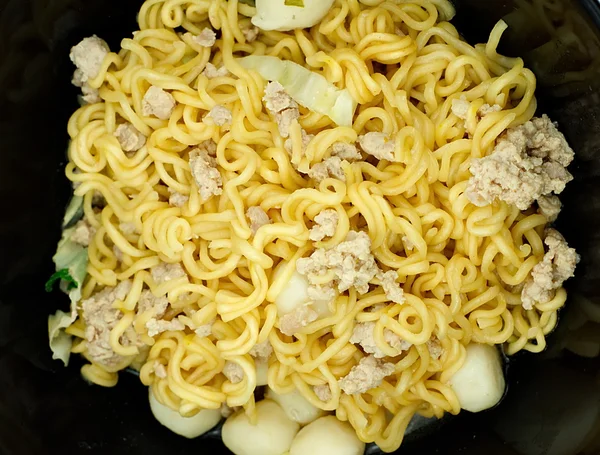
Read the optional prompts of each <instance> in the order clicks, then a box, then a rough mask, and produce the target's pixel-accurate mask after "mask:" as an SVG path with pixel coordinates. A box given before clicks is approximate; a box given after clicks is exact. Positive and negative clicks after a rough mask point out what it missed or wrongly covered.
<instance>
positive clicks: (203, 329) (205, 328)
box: [194, 322, 213, 338]
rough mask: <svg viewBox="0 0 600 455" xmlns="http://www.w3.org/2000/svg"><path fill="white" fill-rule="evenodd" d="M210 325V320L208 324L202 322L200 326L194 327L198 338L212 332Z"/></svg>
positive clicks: (211, 324)
mask: <svg viewBox="0 0 600 455" xmlns="http://www.w3.org/2000/svg"><path fill="white" fill-rule="evenodd" d="M212 326H213V323H212V322H211V323H209V324H203V325H201V326H200V327H196V330H194V332H195V333H196V335H198V336H199V337H200V338H206V337H207V336H210V335H211V334H212Z"/></svg>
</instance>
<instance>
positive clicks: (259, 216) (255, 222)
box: [246, 206, 272, 234]
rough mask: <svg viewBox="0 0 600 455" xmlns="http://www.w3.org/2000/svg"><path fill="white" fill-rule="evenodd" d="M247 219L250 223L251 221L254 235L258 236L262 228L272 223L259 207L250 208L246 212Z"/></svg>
mask: <svg viewBox="0 0 600 455" xmlns="http://www.w3.org/2000/svg"><path fill="white" fill-rule="evenodd" d="M246 217H247V218H248V221H250V230H251V231H252V234H256V232H257V231H258V230H259V229H260V228H261V227H263V226H265V225H267V224H271V222H272V221H271V218H269V215H268V214H267V212H265V211H264V210H263V209H262V208H261V207H259V206H253V207H248V210H246Z"/></svg>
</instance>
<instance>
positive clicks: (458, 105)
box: [451, 95, 502, 120]
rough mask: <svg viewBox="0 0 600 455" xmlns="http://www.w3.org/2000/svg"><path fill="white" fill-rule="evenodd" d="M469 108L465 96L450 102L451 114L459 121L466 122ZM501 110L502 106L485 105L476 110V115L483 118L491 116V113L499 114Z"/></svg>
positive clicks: (469, 105) (469, 104)
mask: <svg viewBox="0 0 600 455" xmlns="http://www.w3.org/2000/svg"><path fill="white" fill-rule="evenodd" d="M470 108H471V103H470V102H469V101H467V97H466V96H465V95H462V96H461V97H460V99H454V100H452V107H451V110H452V113H453V114H454V115H456V116H457V117H458V118H459V119H462V120H466V119H467V116H468V114H469V109H470ZM501 110H502V106H499V105H498V104H494V105H493V106H490V105H489V104H487V103H486V104H484V105H483V106H481V107H480V108H479V109H478V110H477V115H478V116H479V117H482V118H483V117H485V116H486V115H488V114H491V113H493V112H500V111H501Z"/></svg>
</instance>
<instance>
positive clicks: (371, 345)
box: [350, 322, 412, 359]
mask: <svg viewBox="0 0 600 455" xmlns="http://www.w3.org/2000/svg"><path fill="white" fill-rule="evenodd" d="M374 333H375V322H359V323H358V324H356V325H355V326H354V331H353V332H352V337H351V338H350V343H352V344H358V345H360V346H361V347H362V349H363V351H365V352H366V353H367V354H373V356H374V357H375V358H378V359H380V358H382V357H386V354H384V353H383V351H381V349H379V348H378V347H377V343H375V336H374ZM383 339H384V340H385V342H386V343H388V344H389V345H390V346H391V347H392V348H394V349H395V350H396V351H397V353H396V355H399V354H400V353H401V352H402V351H406V350H407V349H410V347H411V346H412V345H411V344H410V343H409V342H408V341H406V340H403V339H402V338H400V337H399V336H398V335H396V334H395V333H394V332H392V331H391V330H389V329H383Z"/></svg>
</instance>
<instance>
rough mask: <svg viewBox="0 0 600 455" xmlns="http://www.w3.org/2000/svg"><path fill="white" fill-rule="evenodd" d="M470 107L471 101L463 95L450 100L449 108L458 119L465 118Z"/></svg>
mask: <svg viewBox="0 0 600 455" xmlns="http://www.w3.org/2000/svg"><path fill="white" fill-rule="evenodd" d="M470 108H471V103H470V102H469V101H467V97H466V96H465V95H462V96H461V97H460V98H459V99H454V100H452V107H451V108H450V109H451V110H452V113H453V114H454V115H456V116H457V117H458V118H459V119H462V120H466V119H467V115H468V113H469V109H470Z"/></svg>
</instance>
